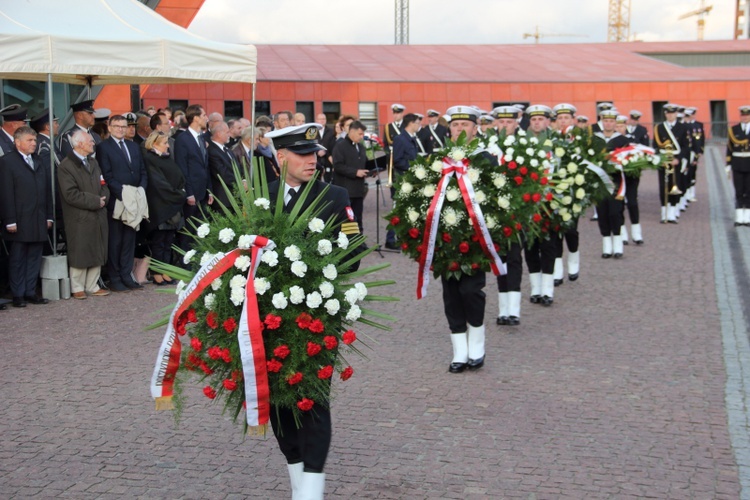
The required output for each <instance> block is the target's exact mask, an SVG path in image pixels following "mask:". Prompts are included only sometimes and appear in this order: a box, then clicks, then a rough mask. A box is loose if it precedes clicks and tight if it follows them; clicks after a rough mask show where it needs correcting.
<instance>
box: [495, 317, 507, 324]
mask: <svg viewBox="0 0 750 500" xmlns="http://www.w3.org/2000/svg"><path fill="white" fill-rule="evenodd" d="M497 324H498V325H507V324H508V317H507V316H498V317H497Z"/></svg>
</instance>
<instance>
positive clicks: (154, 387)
mask: <svg viewBox="0 0 750 500" xmlns="http://www.w3.org/2000/svg"><path fill="white" fill-rule="evenodd" d="M251 241H252V243H251V246H250V250H249V251H250V262H251V264H250V269H249V270H248V275H247V284H246V285H245V302H244V304H243V306H242V316H241V318H240V324H239V328H238V332H237V339H238V341H239V345H240V357H241V360H242V369H243V375H244V380H245V402H246V403H247V404H246V406H247V423H248V425H251V426H257V425H263V424H266V423H268V420H269V413H270V403H269V389H268V376H267V372H266V356H265V349H264V348H263V327H262V324H261V321H260V313H259V311H258V301H257V297H256V295H255V286H254V280H255V271H256V269H257V267H258V263H259V262H260V258H261V256H262V255H263V250H266V249H267V250H272V249H273V248H274V247H275V246H276V245H275V244H274V242H273V241H271V240H269V239H268V238H265V237H263V236H252V237H251ZM247 252H248V250H245V249H240V248H236V249H234V250H232V251H231V252H229V253H227V254H221V253H219V254H217V255H215V256H214V257H213V258H212V259H211V260H210V261H209V262H207V263H206V264H205V265H203V266H202V267H201V268H200V270H198V272H197V273H196V275H195V276H194V277H193V279H192V280H191V281H190V283H189V284H188V285H187V286H186V287H185V289H184V290H182V291H181V292H180V294H179V297H178V299H177V304H176V305H175V307H174V309H173V310H172V313H171V315H170V317H169V323H168V324H167V331H166V332H165V334H164V339H163V340H162V343H161V347H160V348H159V354H158V355H157V358H156V366H155V367H154V373H153V375H152V376H151V396H152V397H154V398H155V399H156V400H157V405H158V402H159V400H160V398H171V397H172V395H173V393H174V379H175V376H176V375H177V370H178V368H179V366H180V356H181V353H182V344H183V343H184V342H187V341H188V338H187V335H179V334H178V333H177V323H178V321H179V319H180V317H181V316H182V314H184V313H186V311H187V310H188V308H189V307H190V306H191V305H192V304H193V302H195V301H196V300H198V299H199V298H200V296H201V295H202V294H203V292H204V290H206V288H208V287H209V286H210V285H211V283H212V282H213V281H214V280H215V279H216V278H219V277H220V276H222V275H223V274H224V273H225V272H227V271H228V270H229V269H231V268H232V267H233V266H234V261H235V260H236V259H237V257H239V256H240V255H243V254H245V253H247Z"/></svg>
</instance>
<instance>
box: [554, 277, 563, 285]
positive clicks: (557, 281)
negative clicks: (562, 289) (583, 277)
mask: <svg viewBox="0 0 750 500" xmlns="http://www.w3.org/2000/svg"><path fill="white" fill-rule="evenodd" d="M562 284H563V280H562V279H559V280H555V286H560V285H562Z"/></svg>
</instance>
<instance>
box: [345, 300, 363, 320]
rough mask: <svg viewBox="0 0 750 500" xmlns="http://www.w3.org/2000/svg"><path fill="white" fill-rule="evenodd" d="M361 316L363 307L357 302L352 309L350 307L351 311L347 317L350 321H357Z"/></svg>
mask: <svg viewBox="0 0 750 500" xmlns="http://www.w3.org/2000/svg"><path fill="white" fill-rule="evenodd" d="M360 316H362V309H360V308H359V306H358V305H356V304H355V305H352V307H351V309H349V312H348V313H346V319H347V320H349V321H357V320H358V319H359V317H360Z"/></svg>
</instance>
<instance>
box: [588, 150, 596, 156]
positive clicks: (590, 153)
mask: <svg viewBox="0 0 750 500" xmlns="http://www.w3.org/2000/svg"><path fill="white" fill-rule="evenodd" d="M587 153H588V154H589V156H594V154H595V152H594V150H593V149H589V150H588V151H587Z"/></svg>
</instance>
